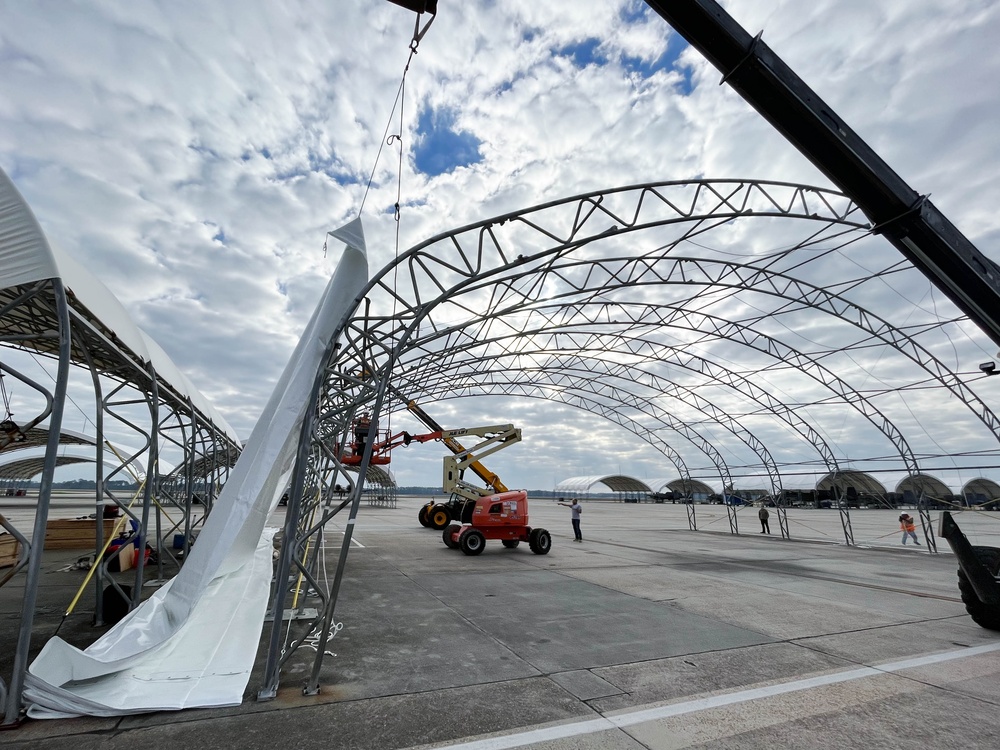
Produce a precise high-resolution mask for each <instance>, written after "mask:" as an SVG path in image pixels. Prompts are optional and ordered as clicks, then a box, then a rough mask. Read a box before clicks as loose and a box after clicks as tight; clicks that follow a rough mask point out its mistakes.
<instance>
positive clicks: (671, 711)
mask: <svg viewBox="0 0 1000 750" xmlns="http://www.w3.org/2000/svg"><path fill="white" fill-rule="evenodd" d="M992 651H1000V643H991V644H989V645H986V646H975V647H972V648H963V649H959V650H957V651H945V652H944V653H939V654H927V655H925V656H918V657H914V658H913V659H904V660H903V661H894V662H889V663H888V664H882V665H880V666H878V667H861V668H860V669H851V670H848V671H846V672H836V673H833V674H827V675H821V676H819V677H809V678H807V679H804V680H793V681H791V682H785V683H781V684H779V685H769V686H767V687H762V688H754V689H752V690H743V691H741V692H738V693H728V694H726V695H716V696H712V697H711V698H699V699H697V700H693V701H685V702H683V703H674V704H672V705H669V706H660V707H659V708H648V709H643V710H640V711H630V712H627V713H621V714H615V715H613V716H608V717H602V718H599V719H588V720H586V721H578V722H574V723H572V724H563V725H560V726H556V727H545V728H543V729H530V730H528V731H526V732H519V733H517V734H511V735H507V736H505V737H490V738H488V739H484V740H474V741H472V742H461V743H458V744H455V745H442V746H441V748H442V750H444V748H447V750H507V749H508V748H515V747H524V746H525V745H533V744H535V743H536V742H550V741H552V740H560V739H566V738H568V737H579V736H580V735H584V734H596V733H597V732H606V731H608V730H609V729H620V728H622V727H629V726H633V725H635V724H642V723H644V722H647V721H656V720H658V719H666V718H669V717H671V716H682V715H684V714H690V713H695V712H697V711H704V710H706V709H710V708H719V707H720V706H730V705H733V704H734V703H744V702H746V701H754V700H760V699H761V698H769V697H771V696H775V695H784V694H786V693H795V692H798V691H801V690H811V689H813V688H817V687H823V686H824V685H835V684H837V683H841V682H850V681H852V680H860V679H862V678H864V677H875V676H877V675H882V674H889V673H893V672H901V671H902V670H904V669H915V668H917V667H926V666H928V665H930V664H939V663H941V662H945V661H953V660H955V659H964V658H966V657H969V656H977V655H979V654H987V653H990V652H992Z"/></svg>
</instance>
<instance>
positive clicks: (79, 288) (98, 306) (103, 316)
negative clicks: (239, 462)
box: [0, 170, 240, 445]
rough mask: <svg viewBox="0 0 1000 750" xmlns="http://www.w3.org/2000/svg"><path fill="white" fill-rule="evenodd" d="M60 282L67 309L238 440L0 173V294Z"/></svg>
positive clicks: (159, 349)
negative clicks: (48, 234)
mask: <svg viewBox="0 0 1000 750" xmlns="http://www.w3.org/2000/svg"><path fill="white" fill-rule="evenodd" d="M54 278H59V279H62V281H63V283H64V284H65V286H66V288H67V290H69V291H71V292H72V293H73V302H72V304H73V306H74V307H75V308H77V309H79V310H81V311H85V313H86V314H87V316H88V317H90V318H92V319H94V320H97V321H100V322H101V324H102V325H103V326H104V327H105V328H107V330H109V331H111V332H113V334H114V335H115V337H116V338H117V339H118V341H119V342H120V343H121V345H122V346H124V347H126V348H127V349H129V350H130V351H131V352H132V353H133V354H134V355H135V356H136V357H139V358H140V359H142V360H143V361H145V362H150V363H152V365H153V369H154V370H155V371H156V373H157V374H158V375H159V377H160V378H161V379H162V380H163V381H164V382H166V383H167V384H168V385H169V386H170V387H171V388H173V390H174V391H175V392H176V393H178V394H179V395H181V396H184V397H187V398H190V399H191V401H192V403H194V405H195V406H196V407H197V408H198V410H199V411H201V413H202V414H205V415H207V416H208V417H209V418H210V419H211V420H212V423H213V424H215V425H216V426H217V427H218V428H219V429H221V430H222V431H224V432H225V433H226V434H227V435H228V436H229V438H230V439H231V440H232V441H233V443H234V444H236V445H239V444H240V439H239V436H238V435H237V434H236V431H235V430H233V428H232V427H230V426H229V424H228V423H227V422H226V420H225V418H223V416H222V414H221V413H219V412H218V411H216V410H215V408H214V407H213V406H212V405H211V404H210V403H209V402H208V400H207V399H206V398H205V397H204V396H203V395H202V394H201V393H200V392H199V391H198V389H197V388H195V387H193V386H192V385H191V383H190V382H189V381H188V379H187V378H186V377H184V375H183V374H181V372H180V371H179V370H178V369H177V366H176V365H175V364H174V363H173V362H172V361H171V359H170V357H169V356H167V354H166V353H165V352H164V351H163V350H162V349H161V348H160V346H159V345H158V344H156V343H155V342H154V341H153V340H152V339H151V338H150V337H149V336H148V335H147V334H146V333H144V332H143V331H142V330H141V329H140V328H139V327H138V326H136V325H135V323H134V322H133V321H132V318H131V317H130V316H129V314H128V313H127V312H126V311H125V308H124V307H122V304H121V302H119V301H118V298H117V297H115V295H113V294H112V293H111V290H109V289H108V288H107V287H106V286H105V285H104V284H103V283H102V282H101V281H100V280H99V279H98V278H97V277H95V276H94V275H93V274H92V273H90V272H89V271H88V270H87V269H86V268H84V267H83V266H82V265H80V264H79V263H77V262H76V261H75V260H74V259H73V258H72V257H70V256H69V255H66V254H65V253H63V252H61V251H60V250H59V249H58V248H57V247H55V246H54V245H50V244H49V242H48V240H47V239H46V238H45V234H44V233H43V232H42V228H41V227H40V226H39V224H38V221H37V219H35V215H34V213H33V212H32V211H31V208H30V207H29V206H28V204H27V202H26V201H25V200H24V198H23V197H22V196H21V194H20V193H19V192H18V190H17V188H16V187H14V183H12V182H11V181H10V178H9V177H7V175H6V174H4V172H3V170H0V289H6V288H8V287H12V286H19V285H22V284H31V283H33V282H36V281H44V280H45V279H54Z"/></svg>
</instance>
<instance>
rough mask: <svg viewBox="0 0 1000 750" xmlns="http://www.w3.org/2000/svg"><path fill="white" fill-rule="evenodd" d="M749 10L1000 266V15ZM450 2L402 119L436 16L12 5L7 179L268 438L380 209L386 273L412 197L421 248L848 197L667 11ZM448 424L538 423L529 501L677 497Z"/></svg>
mask: <svg viewBox="0 0 1000 750" xmlns="http://www.w3.org/2000/svg"><path fill="white" fill-rule="evenodd" d="M724 5H725V6H726V7H727V9H728V10H729V12H730V13H731V14H732V15H733V16H734V17H735V18H736V19H737V20H738V21H739V22H740V23H741V24H742V25H743V26H744V28H746V29H747V30H749V31H750V32H751V33H752V34H753V33H756V32H757V31H759V30H763V31H764V38H765V40H766V41H767V42H768V44H769V45H770V46H771V47H772V48H773V49H774V50H775V51H776V52H777V53H778V54H779V55H780V56H781V57H782V58H783V59H784V60H785V62H786V63H788V64H789V65H790V66H791V67H792V68H793V69H794V70H796V72H798V73H799V75H800V76H801V77H802V78H803V79H804V80H805V81H806V82H807V83H809V84H810V85H811V86H812V87H813V88H814V89H816V91H817V92H818V93H819V94H820V95H821V96H822V97H823V98H824V99H825V100H826V101H827V102H828V103H829V104H831V105H832V106H833V107H834V108H835V109H836V110H837V112H838V113H839V114H840V115H841V116H842V117H843V118H844V119H845V120H846V121H847V122H848V123H849V124H850V125H851V126H852V127H853V128H854V129H855V130H856V131H857V132H858V133H859V134H860V135H861V136H862V137H864V138H865V139H866V140H867V141H868V142H869V144H870V145H871V146H872V147H874V148H875V150H876V151H877V152H878V153H879V154H880V155H881V156H882V157H883V158H884V159H885V160H886V161H887V162H888V163H889V164H890V165H891V166H892V167H894V168H895V169H896V171H897V172H899V173H900V174H901V175H902V176H903V177H904V179H906V180H907V181H908V182H909V183H910V185H911V186H913V187H914V189H916V190H917V191H918V192H920V193H930V194H931V195H932V199H933V201H934V202H935V204H936V205H937V206H938V207H939V208H941V209H942V210H943V211H944V213H945V214H946V215H947V216H949V218H951V219H952V221H954V222H955V223H956V224H957V225H958V226H959V227H960V228H961V229H962V230H963V231H964V232H965V233H966V234H967V235H968V236H969V237H970V238H971V239H972V240H973V241H974V242H976V243H977V245H978V246H979V247H980V249H981V250H982V251H983V252H985V253H986V254H987V255H990V256H991V257H993V258H995V259H998V260H1000V251H998V249H997V247H998V243H1000V212H997V211H996V208H995V207H996V205H997V204H998V203H1000V187H998V186H997V183H996V180H995V173H996V167H997V165H1000V88H998V86H997V81H1000V52H998V51H997V46H996V40H997V39H1000V4H997V3H995V2H993V0H952V1H951V2H948V3H941V2H934V1H933V0H880V2H871V0H816V2H812V3H802V2H801V1H799V2H794V1H793V0H730V1H729V2H726V3H724ZM439 6H440V7H439V13H438V17H437V19H436V20H435V21H434V23H433V25H432V26H431V28H430V29H429V31H428V32H427V34H426V36H425V37H424V39H423V41H422V42H421V43H420V46H419V52H418V54H417V55H416V56H414V58H413V59H412V61H411V63H410V67H409V71H408V73H407V76H406V85H405V90H404V92H403V94H404V95H403V97H402V100H401V107H400V106H396V107H395V108H394V102H395V101H396V97H397V92H398V91H399V88H400V78H401V75H402V73H403V67H404V65H405V64H406V61H407V58H408V56H409V43H410V39H411V35H412V32H413V22H414V16H413V14H411V13H410V12H408V11H406V10H404V9H402V8H400V7H398V6H396V5H393V4H391V3H389V2H386V1H385V0H341V1H339V2H319V1H318V0H317V1H315V2H283V3H274V2H268V1H266V0H240V1H239V2H236V1H235V0H233V1H223V0H219V1H218V2H212V3H196V2H165V1H164V2H157V1H156V0H139V1H131V2H114V1H104V2H67V1H65V0H37V1H35V2H16V1H15V0H0V168H2V169H3V170H4V171H5V172H6V173H7V174H8V175H9V176H10V177H11V179H12V180H13V181H14V183H15V185H16V186H17V187H18V189H19V190H20V191H21V193H22V194H23V195H24V197H25V198H26V200H27V201H28V203H29V204H30V205H31V207H32V209H33V210H34V212H35V214H36V215H37V217H38V218H39V220H40V222H41V224H42V226H43V229H44V231H45V232H46V234H47V236H48V238H49V240H50V241H51V242H52V243H53V244H56V245H59V246H60V247H61V248H62V249H63V250H65V251H66V252H68V253H71V254H72V255H74V256H75V257H76V258H78V259H79V260H81V261H82V262H83V263H84V264H85V265H86V266H87V267H88V268H89V269H90V270H91V271H92V272H93V273H95V274H96V275H97V276H99V277H100V278H101V279H102V280H103V281H104V282H105V284H106V285H107V286H108V287H109V288H110V289H111V290H112V291H113V292H114V293H115V294H116V295H117V296H118V297H119V298H120V299H121V301H122V303H123V304H124V305H125V307H126V308H127V309H128V310H129V311H130V312H131V313H132V315H133V316H134V318H135V320H136V322H137V323H138V324H139V325H140V326H141V327H142V328H143V329H144V330H146V331H147V332H148V333H149V334H150V335H151V336H152V337H153V338H154V339H156V340H157V341H158V342H159V343H160V344H161V346H162V347H163V348H164V349H165V350H166V351H167V352H168V354H169V355H170V356H171V357H172V358H173V359H174V361H175V362H176V363H177V364H178V366H179V367H180V368H181V370H182V371H184V372H185V373H186V374H187V375H188V377H189V379H190V380H191V381H192V382H193V383H194V384H195V385H196V386H197V387H199V388H200V390H201V391H202V392H203V393H205V394H206V396H208V398H209V399H211V400H212V402H213V403H214V404H215V405H216V406H217V408H218V409H219V410H220V411H221V412H222V413H223V414H224V415H225V416H226V418H227V419H228V420H229V422H230V423H231V424H232V425H233V427H234V428H235V429H236V431H237V432H238V433H239V434H240V435H241V436H243V437H246V436H248V435H249V433H250V430H251V429H252V427H253V425H254V423H255V420H256V419H257V416H258V415H259V413H260V410H261V408H262V407H263V404H264V402H265V400H266V398H267V396H268V395H269V393H270V389H271V387H272V385H273V383H274V381H275V379H276V378H277V375H278V374H279V373H280V370H281V368H282V367H283V366H284V363H285V361H286V359H287V357H288V355H289V353H290V352H291V350H292V348H293V346H294V344H295V342H296V340H297V336H298V333H299V332H300V331H301V329H302V328H303V327H304V325H305V321H306V319H307V318H308V316H309V314H310V313H311V311H312V309H313V307H314V305H315V303H316V301H317V300H318V297H319V294H320V292H321V290H322V288H323V286H324V285H325V283H326V280H327V279H328V278H329V275H330V274H331V272H332V268H333V263H334V262H335V258H336V255H337V253H336V251H335V249H332V248H331V252H330V253H329V254H328V256H329V257H325V256H324V239H325V234H326V232H327V231H328V230H330V229H333V228H335V227H337V226H339V225H341V224H343V223H345V222H346V221H348V220H350V219H351V218H353V217H354V216H356V215H357V214H358V211H359V209H360V208H361V204H362V200H363V199H364V201H365V202H364V211H363V219H364V221H365V227H366V232H367V237H368V245H369V253H370V264H371V266H372V268H373V269H377V268H380V267H382V266H384V265H385V264H386V263H387V262H389V261H390V260H391V259H392V258H393V256H394V254H395V253H396V251H397V239H396V230H397V223H396V221H395V220H394V218H393V208H392V207H393V204H394V203H395V202H396V200H397V191H398V194H399V196H400V198H401V201H400V203H401V213H400V220H399V223H398V230H399V239H398V247H399V248H400V249H405V248H407V247H410V246H411V245H413V244H416V243H417V242H419V241H421V240H423V239H425V238H427V237H429V236H431V235H433V234H435V233H438V232H441V231H444V230H446V229H448V228H451V227H456V226H460V225H463V224H467V223H470V222H474V221H477V220H480V219H483V218H486V217H488V216H491V215H496V214H499V213H502V212H505V211H511V210H514V209H517V208H521V207H525V206H530V205H533V204H537V203H542V202H545V201H550V200H554V199H556V198H559V197H563V196H568V195H572V194H576V193H580V192H583V191H586V190H592V189H599V188H606V187H611V186H616V185H623V184H634V183H640V182H646V181H654V180H680V179H688V178H695V177H738V178H759V179H772V180H787V181H799V182H804V183H810V184H817V185H827V184H828V183H827V181H826V180H825V178H824V177H823V176H822V175H821V174H820V173H819V172H818V171H817V170H816V169H815V168H814V167H812V166H811V165H810V164H809V163H808V162H807V161H806V160H805V159H804V158H803V157H801V156H800V155H799V154H798V153H797V152H796V151H795V150H794V149H793V148H792V147H791V146H789V145H788V144H787V143H786V142H785V141H784V140H783V139H782V138H781V137H780V136H778V135H776V134H775V133H774V132H773V131H772V130H771V129H770V127H769V126H768V125H767V124H766V123H765V122H764V121H763V120H762V119H761V118H760V117H759V116H758V115H756V114H755V113H754V112H753V111H752V110H751V109H750V108H749V106H748V105H746V104H745V103H744V102H743V101H742V100H741V99H740V98H739V96H738V95H737V94H735V93H734V92H733V91H732V90H730V89H729V88H727V87H725V86H719V78H720V75H719V73H718V72H717V71H716V70H715V69H714V68H711V67H710V66H709V65H708V64H707V63H706V62H705V61H704V60H703V59H702V58H701V57H700V55H698V54H697V53H696V52H694V51H693V50H692V49H690V48H689V47H688V46H687V45H686V43H685V42H684V41H683V39H681V38H680V37H679V36H678V35H676V34H675V33H674V32H673V31H672V30H671V29H670V28H669V27H668V26H667V25H666V24H665V23H664V22H663V21H662V20H661V19H660V18H659V17H658V16H656V15H655V14H653V13H652V12H650V11H649V10H648V9H647V8H646V6H645V5H644V3H641V2H636V1H635V0H590V1H588V2H581V1H580V0H550V1H549V2H542V3H540V2H537V0H505V1H504V2H492V1H489V0H462V1H461V2H459V1H458V0H440V2H439ZM393 112H395V115H394V117H393V118H392V120H391V121H390V119H389V118H390V115H391V114H392V113H393ZM400 118H401V119H402V125H401V126H400ZM387 122H390V125H389V128H388V132H389V133H392V134H401V135H402V139H401V143H402V151H400V147H399V142H397V141H394V142H393V143H392V144H390V145H386V146H384V147H383V148H381V156H380V158H379V160H378V164H377V168H375V171H374V181H373V184H372V187H371V190H370V192H369V193H368V195H367V198H365V192H366V185H367V183H368V179H369V175H370V174H371V173H372V170H373V166H374V165H375V164H376V156H377V155H378V153H379V151H380V147H382V146H383V135H384V133H385V132H386V129H387ZM401 157H402V158H401ZM400 164H401V165H402V170H401V171H400V169H399V167H400ZM444 413H445V414H446V416H447V418H448V419H455V420H459V421H460V422H461V423H462V424H461V425H459V424H455V425H453V426H463V425H465V424H475V423H482V422H483V421H485V422H487V423H488V422H492V421H494V420H501V421H508V420H510V419H514V417H512V416H507V414H508V413H509V414H514V415H516V418H517V421H519V423H520V424H521V426H522V428H523V429H524V433H525V440H526V441H528V440H530V439H531V435H532V434H535V435H537V436H538V437H539V440H542V439H545V440H546V441H547V443H546V444H547V445H550V446H551V455H550V456H549V457H548V458H547V460H546V461H537V460H536V461H532V462H530V463H528V464H525V463H524V462H523V460H522V461H521V462H520V463H515V462H514V460H513V459H511V460H510V461H508V459H504V460H502V461H498V466H499V467H500V468H501V469H502V470H507V469H508V468H509V470H510V471H518V472H519V479H517V480H512V481H511V482H510V483H511V484H514V485H517V486H527V487H536V488H550V487H552V486H553V485H554V483H555V482H557V481H559V480H560V479H562V478H565V477H567V476H572V475H575V474H591V473H604V472H617V471H619V470H620V471H624V472H627V473H632V474H635V475H637V476H640V477H647V478H652V477H659V476H662V475H663V474H664V473H665V472H664V470H663V467H662V462H661V461H659V460H658V458H657V454H656V452H655V451H654V450H653V449H652V448H648V447H641V446H637V447H636V449H635V450H634V451H632V452H631V453H630V454H629V455H628V456H627V457H626V460H625V461H624V462H622V461H619V460H616V459H611V458H609V457H608V454H607V452H606V451H602V450H600V448H599V446H598V447H595V444H599V443H600V442H601V441H603V440H613V439H614V438H615V436H616V435H620V433H616V432H615V431H614V430H613V429H611V428H608V427H607V426H605V425H603V424H601V423H599V420H597V419H596V418H594V417H591V416H589V415H587V414H585V413H582V412H578V411H575V410H572V409H566V408H560V409H557V410H556V409H551V408H547V407H544V406H540V405H538V404H537V403H535V404H530V405H525V404H517V405H516V406H511V408H510V409H509V410H507V411H506V412H505V409H504V405H503V404H497V403H495V402H493V403H489V404H487V405H486V406H469V407H457V406H456V405H455V404H450V405H449V407H448V410H447V411H446V412H444ZM484 418H485V419H484ZM67 421H68V423H69V425H68V426H70V427H73V428H75V429H79V425H74V424H73V415H71V414H70V415H68V416H67ZM439 421H442V422H444V421H446V419H445V418H443V417H442V418H440V419H439ZM449 426H452V425H449ZM566 431H571V432H572V434H574V435H581V436H585V435H590V436H597V439H591V440H573V441H565V440H563V441H560V440H558V439H557V437H556V435H557V432H558V433H562V434H565V432H566ZM411 450H414V449H411ZM420 450H423V451H424V452H425V454H426V453H433V449H432V448H422V449H420ZM516 450H518V449H516V448H512V449H511V451H516ZM431 458H432V457H431V456H425V457H424V458H423V459H420V460H415V459H414V460H411V461H410V463H409V464H408V463H407V462H406V460H400V461H399V462H394V467H395V468H396V471H397V474H398V475H399V478H400V482H401V483H403V484H411V483H419V484H434V483H436V481H437V477H438V474H437V471H438V469H437V466H438V463H437V461H438V460H439V459H438V456H437V455H436V454H435V455H433V460H431ZM522 459H523V456H522Z"/></svg>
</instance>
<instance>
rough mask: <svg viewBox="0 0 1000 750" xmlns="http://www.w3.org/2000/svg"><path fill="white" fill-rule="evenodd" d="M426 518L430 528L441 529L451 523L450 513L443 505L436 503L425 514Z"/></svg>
mask: <svg viewBox="0 0 1000 750" xmlns="http://www.w3.org/2000/svg"><path fill="white" fill-rule="evenodd" d="M427 520H428V521H429V522H430V525H431V527H432V528H435V529H438V530H441V529H443V528H444V527H445V526H447V525H448V524H450V523H451V513H450V512H449V511H448V509H447V508H446V507H445V506H444V505H442V504H441V503H438V504H437V505H435V506H434V507H433V508H431V511H430V513H428V514H427Z"/></svg>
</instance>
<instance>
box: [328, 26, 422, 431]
mask: <svg viewBox="0 0 1000 750" xmlns="http://www.w3.org/2000/svg"><path fill="white" fill-rule="evenodd" d="M422 15H423V12H422V11H421V12H418V13H417V16H416V19H415V20H414V23H413V36H412V37H411V39H410V44H409V50H410V54H409V55H408V56H407V58H406V65H404V66H403V74H402V76H400V80H399V88H398V89H396V98H395V100H394V101H393V103H392V110H391V111H390V112H389V117H388V119H387V120H386V123H385V131H384V132H383V133H382V138H381V140H380V141H379V147H378V152H377V153H376V154H375V162H374V164H372V169H371V173H370V174H369V176H368V184H367V185H366V186H365V192H364V195H363V196H362V198H361V205H360V207H359V208H358V218H359V219H360V218H361V214H362V212H363V211H364V209H365V202H366V201H367V200H368V193H369V191H370V190H371V186H372V182H374V180H375V171H376V170H377V169H378V163H379V159H380V158H381V156H382V149H383V148H385V147H386V146H391V145H394V144H396V145H397V146H398V148H399V160H398V164H397V171H396V202H395V204H394V205H393V209H394V213H393V218H394V219H395V222H396V233H395V247H394V252H393V254H394V263H393V275H392V288H393V291H395V289H396V285H397V281H398V274H399V264H398V261H399V219H400V204H401V202H402V193H403V132H404V125H405V102H406V75H407V73H409V72H410V63H411V62H413V57H414V55H416V54H417V50H418V48H419V47H420V42H421V40H422V39H423V38H424V35H425V34H427V31H428V29H430V27H431V24H432V23H434V19H435V18H437V15H436V14H433V13H432V14H431V17H430V20H429V21H427V23H426V24H425V25H424V26H423V28H421V27H420V18H421V16H422ZM397 108H398V110H399V130H398V132H397V133H393V134H391V135H390V134H389V128H390V127H391V126H392V122H393V117H394V116H395V114H396V110H397ZM326 251H327V245H326V241H324V243H323V257H326ZM396 304H397V296H396V295H395V294H393V297H392V317H393V318H395V317H396ZM365 368H366V366H365ZM363 369H364V368H363ZM387 429H388V430H389V432H390V434H391V432H392V412H391V411H390V414H389V419H388V423H387Z"/></svg>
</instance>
